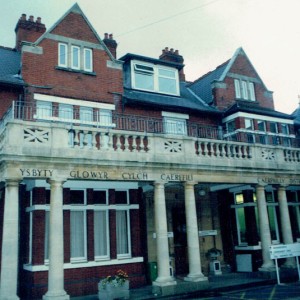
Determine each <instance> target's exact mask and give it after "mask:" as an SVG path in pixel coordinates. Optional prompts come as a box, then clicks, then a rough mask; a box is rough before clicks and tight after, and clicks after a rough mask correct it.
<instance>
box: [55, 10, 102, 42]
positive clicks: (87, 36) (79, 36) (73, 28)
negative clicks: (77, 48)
mask: <svg viewBox="0 0 300 300" xmlns="http://www.w3.org/2000/svg"><path fill="white" fill-rule="evenodd" d="M51 33H52V34H57V35H63V36H65V37H68V38H72V39H76V40H82V41H87V42H91V43H96V44H97V43H98V42H99V41H98V39H97V37H96V36H95V34H94V33H93V32H92V31H91V29H90V28H89V26H88V24H87V23H86V21H85V20H84V18H83V17H82V16H81V15H79V14H76V13H72V12H71V13H69V14H68V15H67V16H66V17H65V18H64V19H63V20H62V21H61V22H60V23H59V24H58V25H57V26H56V27H55V28H54V29H53V30H52V31H51Z"/></svg>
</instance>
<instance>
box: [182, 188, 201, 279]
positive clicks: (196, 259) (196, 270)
mask: <svg viewBox="0 0 300 300" xmlns="http://www.w3.org/2000/svg"><path fill="white" fill-rule="evenodd" d="M195 184H196V183H193V182H185V183H184V193H185V215H186V229H187V246H188V259H189V274H188V275H187V276H186V277H185V278H184V280H186V281H203V280H207V277H205V276H204V275H203V274H202V269H201V259H200V247H199V232H198V222H197V211H196V201H195V192H194V185H195Z"/></svg>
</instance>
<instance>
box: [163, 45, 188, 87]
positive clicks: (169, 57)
mask: <svg viewBox="0 0 300 300" xmlns="http://www.w3.org/2000/svg"><path fill="white" fill-rule="evenodd" d="M159 59H160V60H165V61H170V62H174V63H178V64H182V65H183V62H184V59H183V57H182V55H180V54H179V51H178V50H174V49H173V48H171V49H170V50H169V48H168V47H165V49H163V50H162V54H161V55H160V56H159ZM179 80H180V81H185V75H184V71H183V66H182V69H181V70H180V71H179Z"/></svg>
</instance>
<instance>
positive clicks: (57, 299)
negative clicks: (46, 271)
mask: <svg viewBox="0 0 300 300" xmlns="http://www.w3.org/2000/svg"><path fill="white" fill-rule="evenodd" d="M43 300H70V296H69V295H68V294H67V293H66V292H65V291H63V292H61V293H49V292H48V293H46V294H45V295H44V296H43Z"/></svg>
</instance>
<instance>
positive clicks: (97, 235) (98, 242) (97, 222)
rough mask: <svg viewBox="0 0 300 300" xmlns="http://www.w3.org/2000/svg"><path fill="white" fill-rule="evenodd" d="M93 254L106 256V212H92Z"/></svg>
mask: <svg viewBox="0 0 300 300" xmlns="http://www.w3.org/2000/svg"><path fill="white" fill-rule="evenodd" d="M94 244H95V256H108V252H107V250H108V236H107V212H106V211H95V213H94Z"/></svg>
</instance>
